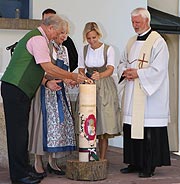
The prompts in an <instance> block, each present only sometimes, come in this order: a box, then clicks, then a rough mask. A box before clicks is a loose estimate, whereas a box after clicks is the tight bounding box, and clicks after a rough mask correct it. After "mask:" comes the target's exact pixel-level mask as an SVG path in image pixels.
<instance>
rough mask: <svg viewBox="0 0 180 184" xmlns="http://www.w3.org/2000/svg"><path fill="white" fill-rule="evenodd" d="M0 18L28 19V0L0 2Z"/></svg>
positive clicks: (4, 0)
mask: <svg viewBox="0 0 180 184" xmlns="http://www.w3.org/2000/svg"><path fill="white" fill-rule="evenodd" d="M17 9H18V11H19V15H17V13H18V12H17V11H16V10H17ZM0 17H3V18H21V19H29V0H0Z"/></svg>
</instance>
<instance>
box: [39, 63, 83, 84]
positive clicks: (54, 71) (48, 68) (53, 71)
mask: <svg viewBox="0 0 180 184" xmlns="http://www.w3.org/2000/svg"><path fill="white" fill-rule="evenodd" d="M40 65H41V67H42V68H43V70H44V71H45V72H46V74H47V75H50V76H52V77H54V78H57V79H72V80H74V81H76V82H78V83H80V82H84V81H85V80H86V77H85V76H83V75H81V74H77V73H71V72H68V71H65V70H63V69H61V68H59V67H57V66H55V65H54V64H52V63H51V62H45V63H40Z"/></svg>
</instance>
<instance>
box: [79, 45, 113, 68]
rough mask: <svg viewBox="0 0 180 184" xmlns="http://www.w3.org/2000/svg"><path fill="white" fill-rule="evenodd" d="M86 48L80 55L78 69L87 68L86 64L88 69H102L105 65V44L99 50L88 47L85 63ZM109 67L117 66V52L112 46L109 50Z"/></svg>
mask: <svg viewBox="0 0 180 184" xmlns="http://www.w3.org/2000/svg"><path fill="white" fill-rule="evenodd" d="M83 52H84V47H83V48H82V49H81V52H80V53H79V54H78V68H85V64H84V63H86V65H87V66H88V67H101V66H103V65H104V62H105V61H104V53H103V52H104V44H102V46H101V47H99V48H97V49H92V48H91V46H90V45H88V49H87V55H86V59H85V61H84V53H83ZM107 65H111V66H115V52H114V49H113V47H112V46H109V48H108V50H107Z"/></svg>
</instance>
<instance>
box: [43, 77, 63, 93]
mask: <svg viewBox="0 0 180 184" xmlns="http://www.w3.org/2000/svg"><path fill="white" fill-rule="evenodd" d="M60 82H62V80H55V79H54V80H50V81H48V82H47V84H46V86H47V88H49V89H50V90H52V91H58V90H61V87H60V86H59V85H58V83H60Z"/></svg>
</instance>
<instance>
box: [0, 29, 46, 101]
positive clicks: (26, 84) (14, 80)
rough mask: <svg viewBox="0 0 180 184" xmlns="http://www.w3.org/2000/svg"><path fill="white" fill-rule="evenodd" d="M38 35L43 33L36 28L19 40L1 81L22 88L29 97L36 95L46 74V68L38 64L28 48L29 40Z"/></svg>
mask: <svg viewBox="0 0 180 184" xmlns="http://www.w3.org/2000/svg"><path fill="white" fill-rule="evenodd" d="M37 35H41V33H40V31H39V30H38V29H34V30H32V31H30V32H29V33H27V34H26V35H25V36H24V37H23V38H22V39H21V40H20V41H19V42H18V44H17V46H16V48H15V50H14V53H13V55H12V58H11V60H10V63H9V65H8V67H7V68H6V71H5V73H4V75H3V76H2V78H1V81H5V82H8V83H10V84H13V85H15V86H17V87H18V88H20V89H21V90H22V91H23V92H24V93H25V94H26V95H27V96H28V97H29V98H32V97H33V96H34V94H35V92H36V90H37V88H38V87H39V85H40V84H41V81H42V78H43V76H44V70H43V69H42V68H41V66H40V65H39V64H36V62H35V58H34V56H33V55H31V54H30V53H29V52H28V50H27V49H26V44H27V41H28V40H29V39H30V38H31V37H33V36H37ZM37 44H38V43H37Z"/></svg>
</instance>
